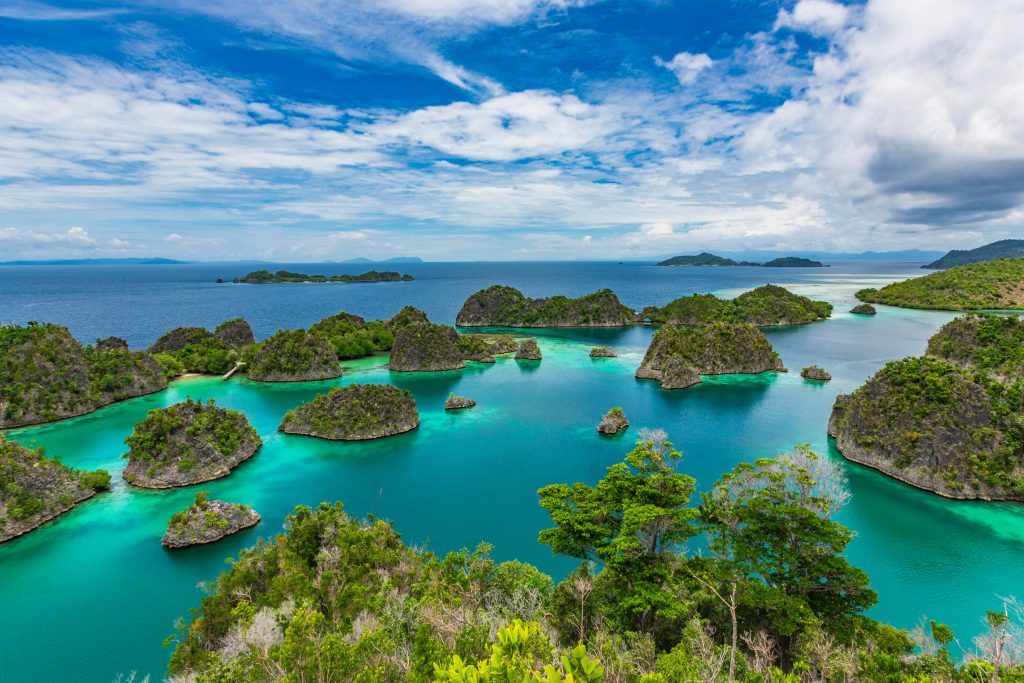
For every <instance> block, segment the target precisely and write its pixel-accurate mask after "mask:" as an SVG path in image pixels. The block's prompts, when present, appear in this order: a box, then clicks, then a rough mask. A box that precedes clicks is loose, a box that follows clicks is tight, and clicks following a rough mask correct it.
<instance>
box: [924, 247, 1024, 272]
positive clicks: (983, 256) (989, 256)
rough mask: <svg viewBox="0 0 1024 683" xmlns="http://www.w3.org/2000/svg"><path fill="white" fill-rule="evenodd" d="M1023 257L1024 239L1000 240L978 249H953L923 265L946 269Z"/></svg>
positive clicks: (934, 268) (930, 267)
mask: <svg viewBox="0 0 1024 683" xmlns="http://www.w3.org/2000/svg"><path fill="white" fill-rule="evenodd" d="M1021 257H1024V240H999V241H998V242H992V243H991V244H986V245H984V246H982V247H978V248H976V249H967V250H960V249H953V250H952V251H950V252H949V253H947V254H946V255H945V256H943V257H942V258H940V259H938V260H936V261H932V262H931V263H929V264H928V265H925V266H921V267H922V268H929V269H931V270H944V269H946V268H952V267H953V266H965V265H967V264H968V263H981V262H982V261H995V260H996V259H1002V258H1021Z"/></svg>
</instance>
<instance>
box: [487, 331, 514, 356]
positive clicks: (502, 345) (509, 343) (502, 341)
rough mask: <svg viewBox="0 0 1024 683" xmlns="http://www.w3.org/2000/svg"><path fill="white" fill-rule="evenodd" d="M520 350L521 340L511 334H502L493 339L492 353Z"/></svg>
mask: <svg viewBox="0 0 1024 683" xmlns="http://www.w3.org/2000/svg"><path fill="white" fill-rule="evenodd" d="M518 350H519V342H517V341H516V340H515V338H514V337H512V336H511V335H500V336H497V337H494V338H493V340H492V341H491V353H492V354H494V355H495V356H501V355H504V354H506V353H515V352H516V351H518Z"/></svg>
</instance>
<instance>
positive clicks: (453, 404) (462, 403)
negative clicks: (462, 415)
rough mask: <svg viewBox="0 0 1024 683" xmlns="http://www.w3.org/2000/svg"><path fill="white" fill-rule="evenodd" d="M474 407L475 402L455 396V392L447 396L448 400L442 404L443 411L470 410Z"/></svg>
mask: <svg viewBox="0 0 1024 683" xmlns="http://www.w3.org/2000/svg"><path fill="white" fill-rule="evenodd" d="M475 405H476V401H474V400H473V399H471V398H467V397H465V396H457V395H456V394H455V392H452V393H451V394H449V395H448V398H447V399H446V400H445V402H444V409H445V410H463V409H465V408H472V407H473V406H475Z"/></svg>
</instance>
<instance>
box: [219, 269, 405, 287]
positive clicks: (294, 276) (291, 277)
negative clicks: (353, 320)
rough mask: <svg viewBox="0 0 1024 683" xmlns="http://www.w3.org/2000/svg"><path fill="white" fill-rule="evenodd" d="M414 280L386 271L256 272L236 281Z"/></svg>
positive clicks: (276, 282)
mask: <svg viewBox="0 0 1024 683" xmlns="http://www.w3.org/2000/svg"><path fill="white" fill-rule="evenodd" d="M412 279H414V278H413V276H412V275H409V274H404V275H403V274H401V273H396V272H394V271H392V270H385V271H383V272H381V271H376V270H369V271H367V272H365V273H361V274H360V275H306V274H305V273H292V272H290V271H287V270H279V271H277V272H276V273H271V272H270V271H269V270H254V271H253V272H251V273H249V274H248V275H246V276H245V277H242V278H236V279H235V280H234V281H235V282H243V283H245V284H250V285H265V284H282V283H318V282H408V281H410V280H412Z"/></svg>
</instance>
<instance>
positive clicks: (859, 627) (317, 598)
mask: <svg viewBox="0 0 1024 683" xmlns="http://www.w3.org/2000/svg"><path fill="white" fill-rule="evenodd" d="M697 457H700V456H699V455H698V456H697ZM680 459H681V454H680V453H679V452H678V451H676V450H675V449H674V448H673V446H672V444H671V443H669V442H668V441H667V440H666V439H665V438H664V433H661V434H657V433H647V434H644V435H641V439H640V441H639V442H638V444H637V447H636V448H635V449H634V450H633V451H631V452H630V453H629V454H628V455H627V456H626V459H625V461H624V462H619V463H616V464H614V465H612V466H611V467H609V468H608V469H607V472H606V474H605V476H604V478H603V479H601V480H600V481H598V482H597V483H596V484H594V485H587V484H582V483H577V484H562V483H555V484H551V485H549V486H545V487H543V488H542V489H540V491H538V495H539V498H540V504H541V506H542V507H543V508H544V509H545V511H547V513H548V514H549V515H550V518H551V522H552V526H551V528H548V529H545V530H544V531H543V532H541V534H540V537H539V540H540V542H541V543H544V544H546V545H549V546H550V547H551V550H552V551H553V552H554V553H555V554H557V555H560V556H565V557H569V558H573V559H574V560H576V561H577V562H578V563H579V566H578V568H577V569H576V570H575V571H573V572H572V573H570V574H569V575H568V576H567V577H565V578H564V579H563V580H562V581H561V582H559V583H558V584H557V585H556V584H555V582H554V581H552V579H551V578H550V577H548V576H547V575H545V574H543V573H541V572H540V571H539V570H538V569H537V568H536V567H534V566H532V565H530V564H526V563H522V562H516V561H513V562H503V563H498V562H496V561H495V560H494V559H492V557H491V550H492V547H491V546H490V545H487V544H484V543H482V544H480V545H479V546H477V548H476V549H475V550H473V551H470V550H466V549H463V550H461V551H458V552H452V553H449V554H448V555H446V556H444V557H436V556H434V555H432V554H430V553H429V552H425V551H423V550H418V549H414V548H411V547H409V546H407V545H406V544H404V543H403V542H402V540H401V538H400V537H399V535H398V534H397V533H396V532H395V531H394V529H393V528H392V527H391V525H390V524H389V523H387V522H385V521H383V520H380V519H370V520H368V521H361V520H357V519H354V518H352V517H350V516H348V515H347V514H346V513H345V512H344V510H343V509H342V506H341V504H340V503H335V504H333V505H330V504H327V503H322V504H321V505H320V506H319V507H318V508H316V509H310V508H308V507H297V508H296V509H295V511H294V512H293V513H292V515H290V516H289V517H288V519H287V521H286V523H285V529H286V531H285V533H283V534H280V535H278V536H277V537H276V538H275V539H271V540H267V541H260V542H259V543H257V544H256V545H255V546H254V547H253V548H250V549H248V550H245V551H242V552H241V554H240V555H239V556H238V559H237V560H236V561H235V562H234V563H233V564H232V566H231V568H230V570H229V571H227V572H225V573H222V574H221V575H220V577H219V578H218V579H217V580H216V583H215V584H214V586H213V587H212V590H210V591H209V592H208V593H207V595H206V597H204V598H203V599H202V604H201V606H200V608H199V609H198V610H197V611H195V612H194V613H193V614H192V616H191V621H189V620H183V621H181V622H180V624H179V626H178V633H177V636H176V638H174V639H172V642H174V643H175V644H176V647H175V651H174V654H173V655H172V657H171V661H170V664H169V673H170V674H171V679H172V680H195V681H197V682H199V683H205V682H208V681H210V682H212V681H269V680H308V681H328V680H330V681H364V680H365V681H367V682H369V681H424V682H427V681H436V682H438V683H465V682H467V681H481V682H483V681H494V682H497V681H501V682H503V683H505V682H510V681H524V682H525V681H534V682H537V681H544V682H546V683H568V681H574V682H575V683H612V682H617V683H677V682H688V681H708V682H712V681H713V682H714V683H724V682H725V681H728V680H730V679H732V680H736V681H742V682H744V683H754V682H755V681H759V682H760V681H779V682H780V683H781V682H782V681H791V682H792V683H797V681H800V680H804V677H803V674H804V673H805V672H807V673H809V674H810V675H808V676H807V677H806V680H819V678H821V679H825V680H833V679H832V678H831V677H830V676H829V674H828V673H827V672H835V673H836V678H835V680H850V681H882V680H893V681H896V680H907V681H909V680H921V681H924V680H935V681H939V680H942V681H947V680H948V681H954V680H955V681H967V680H991V677H992V675H993V672H994V674H995V675H998V677H999V679H1000V680H1007V681H1009V680H1016V679H1017V678H1018V677H1019V676H1020V675H1021V674H1022V673H1024V669H1022V667H1021V666H1019V665H1016V664H1013V663H1010V662H1008V661H1007V660H1006V659H1005V658H1001V657H1000V656H999V655H998V654H997V653H996V650H995V649H994V648H992V649H990V650H989V651H988V652H989V653H990V654H989V655H988V656H986V652H985V651H982V652H979V653H978V654H979V656H978V660H976V661H970V662H963V663H961V662H955V661H953V660H952V657H951V655H950V652H949V650H947V649H946V648H945V644H948V643H950V642H952V641H953V639H954V638H955V634H954V633H953V631H952V629H950V628H949V627H947V626H944V625H942V624H940V623H937V622H932V623H931V625H930V627H928V626H926V627H925V628H924V630H923V631H922V633H921V634H920V636H919V638H918V641H921V640H923V641H924V647H921V648H919V647H918V644H917V643H915V641H914V640H912V639H911V637H910V634H909V633H907V632H906V631H902V630H899V629H896V628H893V627H891V626H888V625H885V624H883V623H880V622H877V621H874V620H873V619H871V617H870V616H868V614H867V611H868V610H869V609H870V608H871V607H872V606H873V605H874V604H875V603H876V602H877V594H876V593H875V592H874V591H873V590H872V589H871V586H870V583H869V580H868V577H867V575H866V574H865V573H864V572H863V571H861V570H859V569H858V568H856V567H854V566H852V565H851V564H850V562H849V560H848V559H847V558H846V556H845V549H846V548H847V545H848V544H849V542H850V540H851V539H852V538H853V532H852V531H850V530H849V529H847V528H846V527H844V526H842V525H841V524H839V523H838V522H836V521H835V514H836V513H837V512H838V511H840V510H841V509H842V507H843V505H844V503H845V502H846V501H847V500H848V499H849V495H848V493H847V491H846V479H845V476H844V474H843V469H842V468H841V467H838V466H837V465H836V463H834V462H832V461H830V460H829V459H828V458H819V457H818V456H817V455H815V454H814V453H812V452H810V451H809V450H807V449H806V448H800V449H797V450H796V451H794V452H792V453H789V454H786V455H783V456H779V457H777V458H772V459H763V460H757V461H756V462H752V463H743V464H740V465H738V466H737V467H735V468H734V469H733V470H732V471H730V472H728V473H726V474H724V475H723V476H722V477H721V478H720V479H719V480H718V481H717V482H715V484H714V485H713V486H712V487H711V488H710V489H708V490H707V491H705V492H703V493H702V494H701V495H700V496H699V499H697V500H691V499H692V498H693V497H694V496H693V494H694V493H695V488H696V482H695V481H694V479H693V478H692V477H690V476H687V475H686V474H684V473H683V472H682V471H681V470H680V469H679V467H680ZM697 538H699V539H700V544H701V546H702V547H703V546H705V545H706V546H707V549H708V550H707V552H706V553H695V552H687V550H686V548H687V544H688V541H689V540H691V539H697ZM598 568H599V569H598ZM992 607H993V609H994V610H997V611H993V612H992V613H991V614H995V615H996V616H997V617H1002V615H1003V614H1004V612H1003V610H1002V608H1000V607H999V606H998V603H997V604H996V605H993V606H992ZM979 611H980V607H979ZM1005 614H1007V615H1008V616H1007V618H1006V619H1003V618H993V619H992V620H991V628H990V630H989V631H988V633H987V634H986V637H988V638H991V639H992V642H998V640H997V639H998V636H999V633H1001V632H1002V631H1001V629H1003V627H1004V626H1005V627H1006V628H1008V629H1011V630H1014V631H1015V629H1016V628H1018V627H1019V623H1018V621H1017V619H1016V617H1015V615H1014V612H1013V610H1009V611H1008V612H1006V613H1005ZM755 634H756V635H755ZM730 672H732V673H731V674H730ZM786 672H788V673H786ZM976 673H977V674H979V675H978V676H974V674H976ZM981 674H984V675H983V676H982V675H981Z"/></svg>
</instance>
